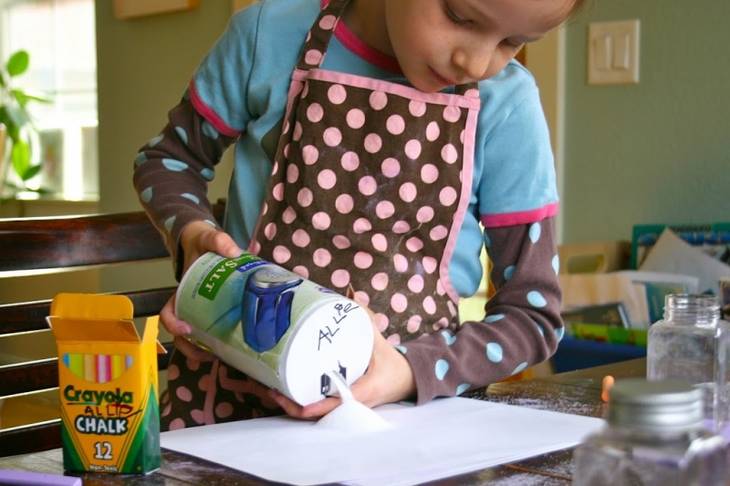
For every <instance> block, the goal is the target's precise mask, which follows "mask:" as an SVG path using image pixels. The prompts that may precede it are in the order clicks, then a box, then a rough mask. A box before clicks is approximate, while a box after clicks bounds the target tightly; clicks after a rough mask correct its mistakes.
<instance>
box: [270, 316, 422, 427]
mask: <svg viewBox="0 0 730 486" xmlns="http://www.w3.org/2000/svg"><path fill="white" fill-rule="evenodd" d="M373 332H374V333H375V340H374V343H373V355H372V357H371V358H370V364H369V366H368V370H367V372H366V373H365V374H364V375H363V376H361V377H360V378H359V379H358V380H357V381H355V383H353V384H352V387H351V391H352V394H353V396H354V397H355V398H356V399H357V400H358V401H360V402H362V403H364V404H365V405H367V406H368V407H370V408H372V407H376V406H378V405H383V404H385V403H392V402H398V401H401V400H405V399H407V398H409V397H412V396H413V395H414V394H415V392H416V382H415V379H414V377H413V372H412V371H411V366H410V365H409V364H408V361H407V360H406V358H405V357H404V356H403V355H402V354H401V353H400V352H399V351H397V350H396V349H395V348H394V347H393V345H392V344H390V343H389V342H388V341H386V340H385V338H384V337H383V335H382V334H380V332H378V330H377V329H376V328H375V326H374V325H373ZM269 393H270V395H271V398H272V399H273V400H274V401H276V403H277V404H278V405H279V406H280V407H281V408H283V409H284V411H285V412H286V414H287V415H289V416H291V417H294V418H299V419H307V420H312V419H318V418H320V417H322V416H324V415H327V414H328V413H329V412H331V411H332V410H333V409H334V408H335V407H337V406H338V405H339V404H340V401H341V400H340V399H339V398H337V397H327V398H325V399H323V400H320V401H318V402H315V403H312V404H309V405H306V406H302V405H299V404H298V403H296V402H294V401H292V400H290V399H289V398H288V397H286V396H284V395H282V394H281V393H279V392H278V391H276V390H270V391H269Z"/></svg>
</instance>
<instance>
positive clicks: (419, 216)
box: [416, 206, 434, 223]
mask: <svg viewBox="0 0 730 486" xmlns="http://www.w3.org/2000/svg"><path fill="white" fill-rule="evenodd" d="M433 216H434V211H433V208H432V207H431V206H423V207H421V208H418V211H417V212H416V221H418V222H419V223H428V222H429V221H431V220H432V219H433Z"/></svg>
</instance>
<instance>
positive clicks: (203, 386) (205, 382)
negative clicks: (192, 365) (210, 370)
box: [198, 374, 212, 391]
mask: <svg viewBox="0 0 730 486" xmlns="http://www.w3.org/2000/svg"><path fill="white" fill-rule="evenodd" d="M211 379H212V378H211V376H210V374H207V375H203V376H201V377H200V380H198V389H199V390H200V391H208V389H209V388H210V381H211Z"/></svg>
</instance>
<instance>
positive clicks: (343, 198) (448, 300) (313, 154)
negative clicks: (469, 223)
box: [162, 0, 480, 428]
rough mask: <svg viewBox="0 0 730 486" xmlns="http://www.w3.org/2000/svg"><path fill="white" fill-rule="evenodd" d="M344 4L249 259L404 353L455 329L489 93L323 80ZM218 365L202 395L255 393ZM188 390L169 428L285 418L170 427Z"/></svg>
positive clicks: (287, 144) (172, 393) (316, 35)
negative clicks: (276, 268) (452, 266)
mask: <svg viewBox="0 0 730 486" xmlns="http://www.w3.org/2000/svg"><path fill="white" fill-rule="evenodd" d="M347 3H348V0H332V1H331V2H330V3H329V4H328V5H327V6H325V7H324V8H323V9H322V11H321V12H320V15H319V17H318V18H317V20H316V21H315V23H314V25H313V27H312V29H311V30H310V32H309V35H308V36H307V40H306V43H305V45H304V48H303V50H302V54H301V59H300V60H299V63H298V65H297V68H296V69H295V71H294V73H293V75H292V82H291V87H290V90H289V97H288V103H287V109H286V115H285V118H284V125H283V129H282V133H281V137H280V139H279V144H278V147H277V151H276V157H275V160H274V164H273V169H272V174H271V179H270V183H269V188H268V190H267V197H266V200H265V201H264V204H263V207H262V210H261V214H260V217H259V221H258V223H257V226H256V230H255V232H254V237H253V239H252V241H251V244H250V248H249V249H250V251H251V252H253V253H256V254H258V255H259V256H261V257H262V258H264V259H266V260H269V261H272V262H275V263H277V264H279V265H281V266H283V267H286V268H288V269H290V270H292V271H294V272H296V273H298V274H300V275H302V276H303V277H305V278H308V279H310V280H313V281H315V282H317V283H319V284H320V285H323V286H326V287H329V288H332V289H334V290H336V291H338V292H341V293H343V294H345V293H348V292H350V293H353V292H354V298H355V300H357V301H358V302H360V303H361V304H363V305H367V306H368V307H369V308H370V309H371V310H372V311H373V313H374V316H375V323H376V326H377V328H378V330H379V331H380V332H381V333H383V334H384V335H385V336H386V337H387V339H388V340H389V341H390V342H391V343H393V344H398V343H400V342H401V340H408V339H411V338H414V337H417V336H419V335H421V334H422V333H424V332H432V331H435V330H439V329H443V328H452V329H453V328H455V327H456V326H458V322H459V320H458V311H457V303H458V296H457V294H456V291H455V290H454V288H453V286H452V284H451V282H450V280H449V275H448V266H449V261H450V259H451V255H452V253H453V249H454V245H455V244H456V238H457V236H458V233H459V230H460V228H461V223H462V221H463V218H464V213H465V211H466V209H467V206H468V203H469V195H470V193H471V181H472V166H473V155H474V140H475V132H476V124H477V115H478V111H479V105H480V99H479V92H478V90H477V89H476V85H469V86H458V87H457V89H456V93H455V94H448V93H433V94H427V93H422V92H420V91H418V90H416V89H413V88H410V87H408V86H404V85H401V84H396V83H391V82H386V81H381V80H377V79H371V78H366V77H361V76H356V75H351V74H346V73H341V72H334V71H328V70H324V69H321V68H320V66H321V64H322V62H323V59H324V55H325V53H326V50H327V46H328V44H329V41H330V38H331V37H332V34H333V32H334V29H335V26H336V24H337V22H338V20H339V18H340V16H341V15H342V13H343V11H344V9H345V7H346V5H347ZM173 359H174V357H173ZM207 359H208V360H209V362H210V364H209V365H208V366H205V367H203V366H202V363H201V364H200V365H197V366H198V368H197V369H198V370H201V369H203V370H202V371H199V372H198V371H196V372H195V373H186V374H187V375H191V376H193V377H194V378H197V379H198V381H201V380H203V379H204V377H205V376H209V375H212V374H215V373H216V372H217V373H220V370H221V369H225V370H226V373H227V377H233V379H235V380H241V381H242V382H246V380H248V378H246V377H245V375H243V374H242V373H240V372H238V371H236V370H233V369H231V368H228V367H227V366H226V365H225V364H222V363H219V361H218V360H216V359H214V358H213V357H209V358H207ZM178 361H180V359H178ZM183 361H185V360H183ZM190 364H193V365H194V366H196V364H194V363H190V358H188V360H187V363H181V365H185V367H186V368H188V370H187V371H190V369H189V368H190V366H188V365H190ZM229 380H230V378H229ZM186 381H188V382H189V381H190V380H186ZM213 381H215V380H214V379H206V389H205V390H201V389H200V388H201V387H197V389H195V390H192V389H191V388H195V387H194V386H193V385H190V384H189V385H187V386H186V387H185V389H186V390H187V391H190V392H191V394H193V393H192V392H196V393H197V394H198V395H201V393H202V395H206V397H202V395H201V398H199V399H197V400H198V402H199V403H201V404H202V405H205V399H206V398H207V395H210V389H211V383H212V382H213ZM249 381H250V380H249ZM218 382H219V383H221V382H220V380H219V381H218ZM180 386H182V385H181V384H177V383H176V382H175V380H171V381H170V388H169V390H168V393H167V394H166V395H165V397H163V398H164V400H163V404H162V410H163V428H164V425H165V424H170V426H171V427H173V428H176V427H178V426H183V424H185V425H192V424H195V423H209V422H208V420H210V419H213V420H215V421H222V420H234V419H241V418H250V417H253V416H261V415H268V414H271V413H274V410H272V409H271V408H269V406H271V404H270V403H266V401H265V400H264V399H263V398H261V397H264V396H265V395H261V394H259V395H258V397H253V398H251V397H248V398H246V397H236V396H235V395H234V396H233V398H235V399H237V398H243V400H242V401H241V400H233V401H231V402H230V403H231V404H232V409H233V410H231V409H230V408H229V407H228V406H226V407H224V411H225V412H230V413H228V414H227V415H226V416H225V417H221V416H217V415H216V413H215V410H216V407H217V405H216V403H218V402H220V400H219V398H218V397H214V398H211V399H210V404H209V406H208V409H209V411H210V413H207V414H204V415H205V417H203V414H200V413H198V414H197V418H203V419H205V420H203V421H202V422H200V421H198V420H196V417H194V416H189V417H188V416H187V415H190V414H189V413H187V414H186V413H183V415H185V416H183V417H180V416H175V417H174V419H173V418H169V419H168V418H167V417H172V416H173V415H175V414H171V413H170V410H169V407H167V406H168V405H169V403H166V401H169V400H176V399H178V398H179V397H178V395H179V394H178V392H177V390H179V387H180ZM219 388H220V387H219ZM242 388H244V387H243V385H239V389H242ZM184 396H185V398H190V400H189V403H192V402H194V401H195V398H193V397H190V396H189V395H188V394H187V393H184ZM230 398H231V397H230V396H229V397H228V399H230ZM246 400H248V401H246ZM226 403H227V402H226ZM173 405H175V406H174V407H172V408H173V409H177V408H178V406H177V404H173ZM166 407H167V408H166ZM166 411H167V412H168V415H165V412H166ZM191 419H192V422H191ZM171 420H176V422H175V423H171V422H170V421H171Z"/></svg>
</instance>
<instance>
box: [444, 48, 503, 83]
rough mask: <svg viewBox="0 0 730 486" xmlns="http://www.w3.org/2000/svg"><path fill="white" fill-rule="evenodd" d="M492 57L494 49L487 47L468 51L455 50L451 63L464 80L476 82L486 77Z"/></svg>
mask: <svg viewBox="0 0 730 486" xmlns="http://www.w3.org/2000/svg"><path fill="white" fill-rule="evenodd" d="M493 55H494V48H492V47H489V46H481V48H477V49H469V50H467V49H456V50H455V51H454V54H453V56H452V62H453V63H454V65H455V66H456V67H457V68H458V69H459V70H460V71H461V72H462V73H463V76H464V77H465V78H468V80H469V81H477V80H480V79H483V78H484V77H485V76H486V74H487V70H488V69H489V64H490V63H491V62H492V56H493Z"/></svg>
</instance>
